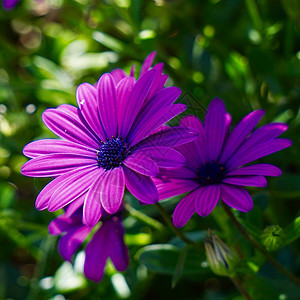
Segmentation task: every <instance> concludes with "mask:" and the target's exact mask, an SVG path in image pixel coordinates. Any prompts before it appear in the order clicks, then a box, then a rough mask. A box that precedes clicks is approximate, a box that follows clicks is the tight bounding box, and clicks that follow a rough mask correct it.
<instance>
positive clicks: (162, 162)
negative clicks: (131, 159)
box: [134, 146, 185, 168]
mask: <svg viewBox="0 0 300 300" xmlns="http://www.w3.org/2000/svg"><path fill="white" fill-rule="evenodd" d="M134 153H136V154H142V155H145V156H149V157H150V158H151V159H153V161H154V162H155V163H156V164H157V165H158V167H160V168H178V167H181V166H183V165H184V164H185V158H184V156H183V155H182V154H181V153H180V152H178V151H176V150H174V149H172V148H169V147H162V146H155V147H151V148H150V147H149V148H144V149H140V150H137V151H135V152H134Z"/></svg>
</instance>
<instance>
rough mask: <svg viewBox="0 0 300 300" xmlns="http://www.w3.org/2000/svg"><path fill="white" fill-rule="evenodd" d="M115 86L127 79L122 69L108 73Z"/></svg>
mask: <svg viewBox="0 0 300 300" xmlns="http://www.w3.org/2000/svg"><path fill="white" fill-rule="evenodd" d="M110 74H111V76H112V77H113V79H114V81H115V83H116V84H118V83H119V82H120V81H121V80H122V79H124V78H125V77H128V76H127V74H126V73H125V72H124V70H122V69H114V70H112V71H111V72H110Z"/></svg>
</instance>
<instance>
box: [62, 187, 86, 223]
mask: <svg viewBox="0 0 300 300" xmlns="http://www.w3.org/2000/svg"><path fill="white" fill-rule="evenodd" d="M86 194H87V192H85V193H83V194H82V195H81V196H79V197H77V198H76V199H75V200H74V201H72V202H71V203H70V204H69V205H68V206H67V208H66V212H65V215H66V216H67V217H70V216H72V215H73V214H74V213H75V212H76V211H77V210H78V209H79V208H80V207H82V206H83V203H84V200H85V197H86ZM81 219H82V218H81Z"/></svg>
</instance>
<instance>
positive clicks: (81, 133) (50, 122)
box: [42, 108, 99, 148]
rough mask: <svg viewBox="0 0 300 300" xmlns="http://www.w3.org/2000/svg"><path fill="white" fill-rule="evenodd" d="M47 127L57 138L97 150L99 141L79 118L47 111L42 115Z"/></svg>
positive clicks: (55, 111) (55, 110) (57, 111)
mask: <svg viewBox="0 0 300 300" xmlns="http://www.w3.org/2000/svg"><path fill="white" fill-rule="evenodd" d="M42 118H43V121H44V123H45V125H46V126H47V127H48V128H49V129H50V130H51V131H52V132H54V133H55V134H56V135H57V136H59V137H61V138H64V139H66V140H69V141H70V142H74V143H77V144H78V143H79V144H82V145H85V146H88V147H92V148H97V147H98V145H99V141H98V140H97V138H96V137H95V136H93V134H92V133H91V132H90V131H89V129H88V128H87V127H86V126H85V125H84V123H83V122H82V120H80V118H79V117H77V118H75V117H74V116H71V115H70V114H68V113H66V112H64V111H61V110H59V109H51V108H50V109H46V110H45V111H44V113H43V115H42Z"/></svg>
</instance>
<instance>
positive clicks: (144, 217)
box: [125, 203, 164, 231]
mask: <svg viewBox="0 0 300 300" xmlns="http://www.w3.org/2000/svg"><path fill="white" fill-rule="evenodd" d="M125 208H126V209H127V211H128V212H129V214H130V215H131V216H133V217H134V218H136V219H138V220H139V221H141V222H143V223H145V224H147V225H149V226H151V227H153V228H154V229H157V230H158V231H162V230H163V229H164V225H163V224H161V223H160V222H158V221H157V220H154V219H152V218H150V217H149V216H147V215H145V214H144V213H142V212H140V211H138V210H136V209H134V208H133V207H132V206H131V205H129V204H128V203H126V204H125Z"/></svg>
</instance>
